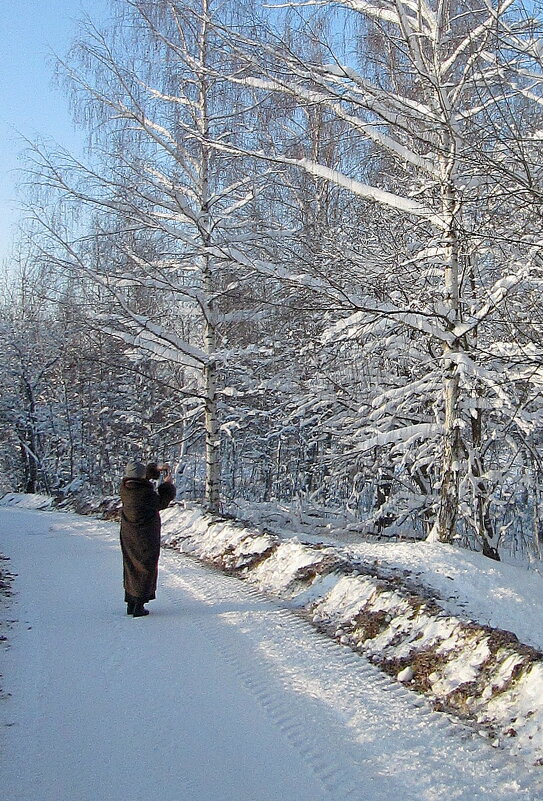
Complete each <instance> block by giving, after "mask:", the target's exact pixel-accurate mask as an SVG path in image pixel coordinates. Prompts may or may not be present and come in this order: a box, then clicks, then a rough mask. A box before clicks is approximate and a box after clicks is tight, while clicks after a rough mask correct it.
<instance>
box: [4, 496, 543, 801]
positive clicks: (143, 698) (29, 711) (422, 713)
mask: <svg viewBox="0 0 543 801" xmlns="http://www.w3.org/2000/svg"><path fill="white" fill-rule="evenodd" d="M0 526H1V529H2V531H3V546H2V547H3V550H4V552H5V553H6V555H7V556H9V557H10V560H11V561H10V563H9V567H10V569H11V570H12V571H13V572H15V573H16V574H17V577H16V579H15V584H14V589H15V591H16V594H15V596H14V597H13V598H12V599H8V600H6V599H4V600H3V601H2V608H3V611H4V612H5V617H6V618H7V619H8V620H15V621H16V622H15V623H12V624H11V626H10V628H9V630H8V632H7V634H8V638H9V645H8V647H7V648H6V647H5V646H4V650H3V653H2V656H3V662H4V668H3V671H2V672H3V690H4V692H5V693H9V695H6V697H4V699H3V700H2V703H1V706H0V710H1V722H2V727H1V730H2V741H3V742H2V749H1V751H2V780H1V787H2V796H3V797H4V798H6V799H7V801H59V799H63V800H64V799H66V800H67V801H91V800H92V801H96V799H101V801H140V800H141V801H149V799H150V798H152V799H153V801H189V799H190V801H268V800H269V801H277V800H278V799H285V801H332V800H333V801H344V799H351V800H352V799H359V801H390V799H393V798H403V799H406V801H442V800H443V801H445V799H446V800H447V801H459V800H460V799H462V801H476V800H477V799H480V800H481V801H490V799H492V801H514V799H531V801H536V799H540V798H541V797H542V796H543V774H542V773H541V770H539V769H536V768H530V767H528V766H526V765H524V764H523V763H521V762H520V761H519V760H517V761H515V760H512V759H511V758H508V757H507V756H506V754H505V753H504V752H502V751H499V750H495V749H493V748H492V747H491V746H490V744H489V743H488V742H487V741H485V740H484V739H482V738H480V737H478V736H477V735H476V734H474V733H473V732H472V731H471V730H470V729H467V728H466V727H464V726H462V725H460V724H456V725H455V724H453V723H451V722H450V721H449V719H448V718H447V717H446V716H444V715H442V714H439V713H436V712H433V711H432V710H431V708H430V706H429V705H428V703H427V702H426V701H425V700H424V699H423V698H421V697H419V696H416V695H415V694H414V693H412V692H410V691H408V690H406V689H404V687H403V686H402V685H401V684H399V683H398V682H395V681H393V680H391V679H388V678H387V677H386V676H384V675H383V674H382V673H381V672H380V671H379V670H378V669H377V668H375V667H374V666H372V665H371V664H370V663H368V662H367V661H366V660H365V659H363V658H361V657H359V656H357V655H356V654H354V653H352V652H351V651H350V650H348V649H343V648H340V647H338V646H337V645H336V644H335V643H334V642H333V641H331V640H329V639H327V638H325V637H323V636H322V635H320V634H319V633H318V632H317V631H315V629H313V628H312V627H311V626H310V625H309V624H308V623H306V622H305V621H303V620H301V619H300V618H299V617H298V616H297V615H296V614H295V613H293V612H292V611H290V610H288V609H286V608H284V607H283V606H282V605H281V604H279V603H275V602H273V601H272V600H270V599H268V598H265V597H264V596H262V595H261V594H260V593H259V592H258V591H257V590H256V589H255V587H254V586H251V585H250V584H249V583H247V582H240V581H238V580H237V579H235V578H230V577H227V576H224V575H223V574H221V573H219V572H216V571H210V570H209V569H206V568H205V567H203V566H201V565H198V564H197V563H195V562H194V561H192V560H191V559H189V558H187V557H186V556H183V555H182V554H179V553H176V552H172V551H165V552H164V553H163V554H162V556H161V569H160V579H159V597H158V599H157V601H155V602H153V603H152V604H150V609H151V615H150V616H149V617H147V618H140V619H134V618H131V617H127V616H126V615H125V608H124V604H123V603H122V590H121V560H120V554H119V548H118V539H117V526H116V525H115V524H110V523H104V522H98V521H96V520H92V519H88V518H81V517H77V516H75V515H70V514H59V513H51V512H38V511H28V510H23V509H9V508H2V509H0Z"/></svg>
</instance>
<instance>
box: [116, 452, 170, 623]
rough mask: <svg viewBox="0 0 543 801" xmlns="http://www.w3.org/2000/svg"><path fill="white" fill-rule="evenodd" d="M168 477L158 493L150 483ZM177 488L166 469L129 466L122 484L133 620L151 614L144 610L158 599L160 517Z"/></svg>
mask: <svg viewBox="0 0 543 801" xmlns="http://www.w3.org/2000/svg"><path fill="white" fill-rule="evenodd" d="M162 472H164V473H165V474H166V476H165V479H164V481H163V482H162V483H161V484H159V486H158V489H157V490H155V488H154V486H153V484H152V483H151V479H157V478H159V477H160V475H161V473H162ZM175 493H176V489H175V485H174V484H173V482H172V479H171V476H170V475H169V471H168V469H167V467H164V468H162V469H161V468H159V467H158V465H157V464H155V463H154V462H153V463H151V464H149V465H147V467H146V466H145V465H144V464H142V463H141V462H129V463H128V464H127V465H126V468H125V471H124V476H123V479H122V482H121V488H120V495H121V502H122V509H121V532H120V537H121V551H122V555H123V584H124V591H125V596H124V599H125V602H126V605H127V607H126V612H127V614H128V615H133V617H143V616H144V615H148V614H149V610H148V609H146V608H145V607H144V604H145V603H147V601H151V600H153V599H154V598H155V597H156V585H157V577H158V557H159V555H160V514H159V511H160V510H161V509H165V508H166V507H167V506H168V504H169V503H170V502H171V501H173V499H174V498H175Z"/></svg>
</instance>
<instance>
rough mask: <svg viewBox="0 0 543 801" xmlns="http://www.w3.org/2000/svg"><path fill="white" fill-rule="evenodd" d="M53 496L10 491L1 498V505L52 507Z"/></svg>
mask: <svg viewBox="0 0 543 801" xmlns="http://www.w3.org/2000/svg"><path fill="white" fill-rule="evenodd" d="M52 505H53V498H52V497H51V496H50V495H37V494H36V495H31V494H24V493H18V492H8V493H6V495H4V496H3V497H2V498H0V506H17V507H19V508H21V509H50V508H51V507H52Z"/></svg>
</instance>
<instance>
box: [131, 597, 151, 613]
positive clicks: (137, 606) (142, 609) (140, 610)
mask: <svg viewBox="0 0 543 801" xmlns="http://www.w3.org/2000/svg"><path fill="white" fill-rule="evenodd" d="M148 614H149V610H148V609H146V608H145V607H144V605H143V603H142V602H141V601H136V603H135V604H134V611H133V612H132V615H133V616H134V617H145V615H148Z"/></svg>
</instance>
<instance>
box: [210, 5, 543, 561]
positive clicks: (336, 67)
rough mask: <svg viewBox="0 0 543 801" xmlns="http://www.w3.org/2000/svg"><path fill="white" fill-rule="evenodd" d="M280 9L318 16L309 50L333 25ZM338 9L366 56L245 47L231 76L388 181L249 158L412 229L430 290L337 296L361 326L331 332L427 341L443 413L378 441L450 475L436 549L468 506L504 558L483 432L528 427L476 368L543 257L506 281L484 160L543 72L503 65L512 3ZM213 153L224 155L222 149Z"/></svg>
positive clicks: (332, 288)
mask: <svg viewBox="0 0 543 801" xmlns="http://www.w3.org/2000/svg"><path fill="white" fill-rule="evenodd" d="M285 6H287V7H289V8H296V9H297V11H298V13H299V15H300V16H301V15H302V14H303V12H304V10H306V11H308V14H309V15H310V17H309V18H308V19H306V21H304V22H303V24H302V25H301V27H300V31H299V34H300V37H299V38H300V39H303V37H304V36H305V37H307V36H309V37H310V38H315V37H318V36H319V35H320V28H319V26H318V25H317V24H314V22H313V18H312V16H311V15H313V13H314V9H315V8H316V7H318V8H319V9H324V13H327V11H328V9H329V8H330V9H331V8H332V5H331V4H326V3H312V2H310V3H302V4H295V3H288V4H284V5H283V7H285ZM333 7H334V8H340V9H342V10H343V12H344V15H345V20H348V19H349V18H352V17H354V24H355V25H356V26H358V30H359V31H360V32H361V40H362V42H363V44H364V45H365V46H366V49H362V50H358V51H357V50H356V47H355V46H354V45H353V49H352V50H351V51H350V53H349V57H348V58H344V57H343V53H340V52H338V51H336V52H334V49H333V43H332V44H331V45H330V47H329V53H330V59H329V63H327V64H322V63H320V62H317V63H311V62H307V61H306V60H305V59H304V58H303V57H301V56H300V55H299V50H298V49H297V47H296V45H295V44H293V42H294V40H295V37H292V38H291V40H290V42H288V43H287V42H286V41H282V42H281V43H280V45H278V46H276V47H272V46H271V45H270V46H266V47H264V48H262V45H261V44H260V43H256V42H254V41H253V42H251V41H249V40H248V39H247V38H245V39H244V40H243V41H240V43H239V47H240V50H243V51H244V52H245V54H246V61H245V66H246V69H245V74H243V75H240V74H239V73H237V74H232V75H231V80H232V81H233V82H234V83H241V84H242V85H244V86H250V87H252V88H253V89H254V90H255V91H260V92H262V93H272V94H275V95H281V96H285V97H287V98H290V100H291V102H293V103H296V104H298V106H299V108H304V107H317V106H318V107H319V108H322V109H325V110H326V111H327V112H328V113H329V114H331V115H334V116H335V117H336V119H338V120H340V121H341V122H342V124H343V125H344V126H345V129H346V131H347V132H348V136H349V137H350V139H351V141H353V142H358V143H360V151H359V152H360V153H363V152H364V150H365V152H366V154H367V155H368V156H370V157H371V155H373V154H375V153H378V154H380V158H381V160H382V163H383V164H384V165H385V167H386V171H385V172H384V173H382V174H381V175H379V176H372V175H371V174H370V173H371V171H370V170H368V169H367V165H366V164H365V160H364V159H363V158H361V159H360V160H359V161H358V163H353V162H351V163H350V164H347V165H346V166H347V169H346V168H345V165H342V164H339V165H337V166H330V164H327V163H325V162H323V161H322V160H321V159H319V158H315V157H312V156H309V155H307V156H303V157H299V156H297V155H296V154H293V153H292V151H291V152H290V153H289V152H288V150H287V149H281V148H276V149H275V150H273V151H272V152H267V153H262V152H261V153H254V154H253V155H255V156H260V157H261V158H263V159H266V160H268V161H269V160H273V161H274V162H275V163H276V164H281V165H285V166H288V167H294V168H297V169H299V170H301V171H303V172H304V173H306V174H308V175H311V176H313V177H315V178H318V179H320V180H322V181H325V182H327V183H329V184H332V185H335V186H337V187H341V188H343V189H345V190H346V191H347V192H349V193H351V194H352V195H354V196H355V197H357V198H358V199H359V202H360V203H361V204H377V205H379V206H381V207H383V208H385V209H386V208H388V209H390V210H391V212H392V213H393V214H394V215H396V216H398V217H400V218H403V220H404V221H405V222H404V225H405V229H406V231H409V236H410V240H411V241H410V243H409V244H410V247H409V251H410V252H409V253H408V254H404V255H406V256H407V258H406V259H404V261H405V263H407V262H410V263H411V265H413V266H414V267H415V269H416V271H417V273H418V276H417V283H418V287H419V288H418V289H417V290H416V291H415V293H413V291H412V289H413V287H407V288H406V291H407V293H408V294H409V296H410V297H409V301H408V302H407V303H404V302H403V297H398V296H397V295H395V294H394V293H393V292H391V293H389V295H388V296H387V297H386V299H385V300H382V299H379V298H378V297H376V293H374V292H371V293H368V294H365V293H364V292H360V291H357V287H356V286H352V285H351V286H342V287H341V293H342V295H343V297H342V300H341V307H342V308H343V309H345V311H346V312H347V311H348V309H350V310H351V312H352V313H351V316H350V317H347V318H346V319H345V320H343V321H342V322H341V323H340V324H339V328H338V327H337V326H336V327H335V329H332V331H331V336H334V330H335V331H336V333H337V332H338V331H341V332H342V336H343V335H344V334H345V332H346V331H350V335H351V336H352V337H357V336H359V335H360V332H361V331H362V329H363V328H367V327H368V326H369V325H374V326H375V327H376V330H377V328H379V329H380V330H381V332H382V331H383V325H384V326H385V328H387V327H388V328H389V330H390V328H391V324H392V323H393V324H394V327H398V326H401V327H402V328H403V331H404V332H405V337H404V341H405V342H408V341H409V340H410V338H411V335H413V336H415V337H419V338H425V339H428V340H429V342H431V346H430V355H431V358H430V362H433V367H432V369H433V370H434V372H433V376H434V378H433V379H431V378H430V379H429V380H426V389H427V391H429V392H430V393H432V394H430V395H429V396H428V397H427V402H426V408H427V409H433V410H434V414H435V419H434V422H431V421H430V420H426V421H425V422H424V423H423V425H419V424H417V425H419V427H418V428H417V427H416V426H415V427H413V425H411V424H410V425H408V426H404V427H403V429H402V428H396V427H394V428H392V430H391V431H390V432H389V433H388V434H384V433H382V434H381V439H380V440H377V442H386V439H383V436H385V437H388V441H389V442H390V441H396V442H398V441H400V440H408V439H409V440H413V439H415V440H421V439H425V440H428V438H429V437H430V438H431V439H433V441H434V442H435V447H436V451H435V452H436V454H437V453H440V457H439V458H440V467H439V470H438V475H437V481H438V487H439V496H438V501H437V507H436V512H435V521H434V524H433V527H432V530H431V532H430V535H429V536H430V539H439V540H441V541H444V542H450V541H452V539H453V538H454V537H455V536H456V533H457V522H458V515H459V511H461V510H462V509H463V508H464V507H465V504H466V502H467V501H468V500H469V495H470V494H471V496H472V501H471V505H470V508H469V510H468V509H467V508H466V510H465V513H464V512H462V514H463V515H464V519H465V520H466V521H467V522H468V523H469V524H470V525H471V524H472V523H473V522H474V521H475V526H476V530H477V535H478V538H479V540H480V542H481V543H482V546H483V550H484V552H485V553H486V554H487V555H490V556H493V557H497V542H498V532H496V531H495V530H494V529H493V527H492V525H491V522H490V518H489V515H488V514H487V512H488V506H489V503H490V497H489V483H488V481H487V480H486V479H485V477H484V476H485V474H486V473H485V466H484V463H483V456H482V452H483V450H484V449H485V446H486V442H483V439H484V437H488V436H491V432H490V431H489V430H488V429H487V428H486V427H485V425H484V417H485V410H484V407H485V405H486V406H488V405H489V404H490V406H491V408H492V409H493V411H492V412H491V414H494V413H495V412H496V410H497V409H501V412H502V413H505V415H507V413H508V411H509V412H510V417H509V421H510V423H511V424H513V425H517V424H518V425H520V429H522V426H523V425H524V421H523V420H522V415H518V414H516V413H514V412H513V410H514V409H516V408H517V404H516V403H515V400H514V396H515V391H514V386H515V381H514V380H513V381H511V382H510V383H509V386H508V387H507V388H506V389H504V388H503V386H502V384H503V382H502V381H501V380H500V378H499V377H498V376H496V375H493V374H491V373H489V372H488V371H487V370H485V369H484V368H483V367H482V366H481V365H480V363H479V360H480V350H481V349H480V343H481V342H482V340H483V339H485V338H487V337H488V336H489V334H490V331H491V326H492V323H493V321H494V320H495V319H496V318H497V317H499V316H500V314H504V313H505V312H504V310H505V309H506V300H507V298H508V296H509V295H510V291H511V288H512V287H517V286H519V284H520V283H522V282H523V280H524V279H525V278H526V276H527V273H533V269H534V267H535V261H534V258H535V256H534V252H533V250H532V248H531V246H530V243H529V242H527V243H524V244H523V245H522V246H521V247H520V251H519V255H518V258H517V260H516V264H515V266H514V267H513V269H512V270H511V264H510V262H509V260H508V259H504V258H503V255H504V254H503V251H502V249H501V247H496V244H497V243H498V242H501V240H502V238H503V237H504V232H503V230H502V229H501V228H500V227H499V225H500V224H499V222H498V225H497V227H496V225H495V227H494V228H492V224H493V223H492V215H491V213H488V214H487V215H486V220H487V223H488V225H489V229H488V232H487V236H485V237H484V246H483V248H481V244H482V241H483V240H482V238H481V237H480V232H479V231H478V229H477V223H478V218H479V210H478V207H479V205H480V204H481V203H482V204H483V205H484V207H485V208H486V209H487V210H488V211H489V212H490V206H491V204H492V196H493V193H494V192H495V191H496V188H497V186H496V184H495V183H494V182H493V180H492V176H491V171H489V170H487V171H486V174H484V175H481V167H482V165H483V163H484V164H486V165H488V163H489V161H494V160H495V159H496V152H495V146H496V139H495V120H496V118H498V117H500V116H501V115H504V114H510V112H511V108H512V105H511V100H510V99H511V98H512V97H518V96H520V95H523V96H524V97H526V96H527V94H529V93H530V92H531V91H533V89H532V86H533V84H534V82H535V83H536V84H537V85H538V86H539V81H540V79H539V76H538V75H537V76H534V74H530V75H528V73H526V72H524V73H523V72H522V69H521V65H520V63H519V59H516V58H515V57H514V56H513V57H512V56H511V47H510V46H509V50H508V53H509V58H508V59H507V64H505V60H504V59H505V56H504V54H505V51H506V50H507V47H506V45H505V41H506V40H508V41H509V42H510V33H509V31H510V28H511V25H513V27H514V29H515V31H516V35H517V36H518V35H519V31H520V30H523V24H524V23H523V20H522V19H521V18H520V17H519V15H518V14H516V12H517V11H518V10H519V4H515V2H514V0H505V1H504V2H501V1H500V2H497V3H491V2H485V3H482V4H480V5H477V6H475V5H473V4H470V5H469V6H468V7H467V8H466V7H465V6H462V7H460V6H459V5H457V4H455V3H450V2H445V0H435V2H432V3H417V4H413V3H411V2H408V1H407V0H405V1H404V0H382V2H369V3H363V4H352V3H348V2H339V3H335V4H333ZM511 15H512V16H511ZM512 20H513V21H512ZM513 23H514V24H513ZM315 31H316V33H315ZM508 37H509V39H508ZM371 39H373V41H374V43H375V42H377V43H378V44H379V45H380V51H379V54H378V55H377V54H376V51H375V48H374V50H373V52H369V49H368V48H367V46H368V43H369V42H370V40H371ZM348 50H349V48H348V47H346V48H345V51H348ZM262 51H263V53H262ZM530 82H532V83H530ZM535 93H536V94H537V91H536V92H535ZM216 147H217V148H224V144H222V143H219V142H217V143H216ZM493 151H494V153H493ZM513 206H514V204H513ZM489 248H490V250H489ZM489 252H491V253H492V256H491V257H490V258H489V255H488V254H489ZM308 285H311V286H312V288H313V290H314V291H315V292H316V293H322V292H325V293H326V294H327V296H328V297H334V296H335V297H336V299H337V298H338V295H339V293H338V291H337V284H336V276H334V282H332V281H330V279H329V278H328V279H326V278H324V279H323V277H322V275H319V276H316V275H314V276H313V278H312V280H311V281H310V280H308V279H307V278H306V279H305V280H304V286H306V287H307V286H308ZM372 321H373V323H372ZM432 354H433V355H432ZM501 369H502V370H503V362H502V365H501ZM438 378H439V384H438V383H436V382H437V379H438ZM481 387H484V392H483V394H481V392H482V390H481ZM404 390H405V391H407V392H409V390H408V389H406V388H404ZM485 395H486V397H484V396H485ZM494 416H495V415H494ZM470 420H471V421H472V422H471V423H470ZM370 445H371V440H369V441H368V442H367V446H368V447H369V446H370ZM468 488H469V492H468ZM462 492H464V495H463V496H461V493H462Z"/></svg>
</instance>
